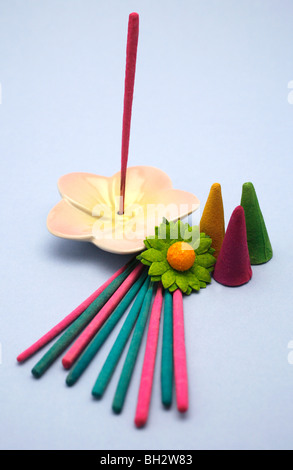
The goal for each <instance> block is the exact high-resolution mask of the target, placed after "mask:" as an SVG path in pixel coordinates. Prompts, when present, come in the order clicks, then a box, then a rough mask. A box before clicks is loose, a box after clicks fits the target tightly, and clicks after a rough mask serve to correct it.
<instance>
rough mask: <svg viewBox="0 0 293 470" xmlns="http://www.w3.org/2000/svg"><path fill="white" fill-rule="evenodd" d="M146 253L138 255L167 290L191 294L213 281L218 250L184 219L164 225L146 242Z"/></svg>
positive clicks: (165, 222)
mask: <svg viewBox="0 0 293 470" xmlns="http://www.w3.org/2000/svg"><path fill="white" fill-rule="evenodd" d="M144 244H145V247H146V250H145V251H143V252H142V253H140V254H139V255H138V256H137V259H138V260H140V261H141V262H142V263H143V264H145V265H146V266H149V271H148V274H149V276H151V280H152V281H153V282H158V281H161V282H162V284H163V286H164V288H165V289H169V291H170V292H174V291H175V290H176V289H180V290H181V291H182V292H184V293H185V294H187V295H189V294H191V292H192V291H199V290H200V289H201V288H204V287H206V285H207V284H208V283H210V282H211V275H210V273H211V272H212V271H213V269H214V264H215V263H216V258H215V257H214V256H213V254H214V252H215V250H214V249H213V248H212V247H211V244H212V239H211V238H210V237H208V236H207V235H206V234H205V233H200V232H199V228H198V227H197V226H193V227H191V226H190V225H189V224H188V223H185V224H184V223H183V222H182V221H181V220H179V221H177V222H168V221H167V220H166V219H165V220H164V221H163V223H162V224H161V225H160V226H159V227H156V228H155V236H153V237H147V238H146V239H145V240H144Z"/></svg>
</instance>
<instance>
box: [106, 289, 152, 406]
mask: <svg viewBox="0 0 293 470" xmlns="http://www.w3.org/2000/svg"><path fill="white" fill-rule="evenodd" d="M153 290H154V285H153V284H152V283H151V284H150V286H149V288H148V292H147V295H146V297H145V300H144V303H143V306H142V308H141V311H140V314H139V317H138V320H137V323H136V326H135V330H134V333H133V337H132V339H131V343H130V346H129V350H128V353H127V356H126V359H125V362H124V366H123V369H122V372H121V375H120V379H119V382H118V385H117V388H116V393H115V396H114V400H113V403H112V409H113V411H114V412H115V413H120V412H121V410H122V408H123V405H124V402H125V398H126V394H127V391H128V387H129V384H130V380H131V377H132V373H133V370H134V366H135V363H136V359H137V355H138V352H139V348H140V344H141V341H142V337H143V333H144V329H145V325H146V322H147V318H148V314H149V310H150V306H151V303H152V297H153Z"/></svg>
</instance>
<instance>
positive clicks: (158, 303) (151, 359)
mask: <svg viewBox="0 0 293 470" xmlns="http://www.w3.org/2000/svg"><path fill="white" fill-rule="evenodd" d="M162 303H163V287H162V284H161V283H160V284H159V285H158V290H157V293H156V296H155V300H154V303H153V308H152V312H151V318H150V324H149V330H148V336H147V344H146V350H145V356H144V362H143V368H142V374H141V379H140V386H139V393H138V400H137V407H136V415H135V420H134V422H135V424H136V426H137V427H142V426H144V425H145V423H146V422H147V419H148V414H149V407H150V401H151V394H152V385H153V377H154V370H155V363H156V353H157V345H158V336H159V329H160V319H161V311H162Z"/></svg>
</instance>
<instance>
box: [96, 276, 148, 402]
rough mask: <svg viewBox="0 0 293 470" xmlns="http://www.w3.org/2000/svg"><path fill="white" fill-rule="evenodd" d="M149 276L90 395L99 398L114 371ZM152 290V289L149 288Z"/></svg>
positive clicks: (139, 307)
mask: <svg viewBox="0 0 293 470" xmlns="http://www.w3.org/2000/svg"><path fill="white" fill-rule="evenodd" d="M149 282H150V279H149V277H148V278H147V279H146V281H145V282H144V285H143V286H142V288H141V290H140V292H139V294H138V296H137V298H136V299H135V302H134V304H133V306H132V308H131V310H130V312H129V314H128V316H127V318H126V320H125V322H124V325H123V326H122V328H121V330H120V332H119V335H118V336H117V339H116V341H115V343H114V345H113V347H112V349H111V351H110V353H109V355H108V357H107V359H106V361H105V363H104V365H103V367H102V370H101V372H100V374H99V376H98V378H97V380H96V383H95V385H94V387H93V390H92V395H93V396H94V397H96V398H101V397H102V396H103V394H104V392H105V390H106V388H107V385H108V383H109V382H110V379H111V377H112V375H113V373H114V370H115V368H116V366H117V364H118V362H119V359H120V357H121V354H122V352H123V350H124V348H125V346H126V343H127V341H128V338H129V336H130V334H131V332H132V330H133V328H134V325H135V322H136V320H137V317H138V316H139V315H140V312H141V309H142V308H143V307H142V305H144V303H145V298H147V295H146V294H147V293H148V292H149ZM151 292H152V289H151Z"/></svg>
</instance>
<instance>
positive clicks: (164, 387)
mask: <svg viewBox="0 0 293 470" xmlns="http://www.w3.org/2000/svg"><path fill="white" fill-rule="evenodd" d="M173 372H174V367H173V298H172V294H171V293H170V292H169V290H168V289H166V290H165V295H164V324H163V344H162V361H161V395H162V403H163V405H164V406H166V407H170V406H171V404H172V395H173Z"/></svg>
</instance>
